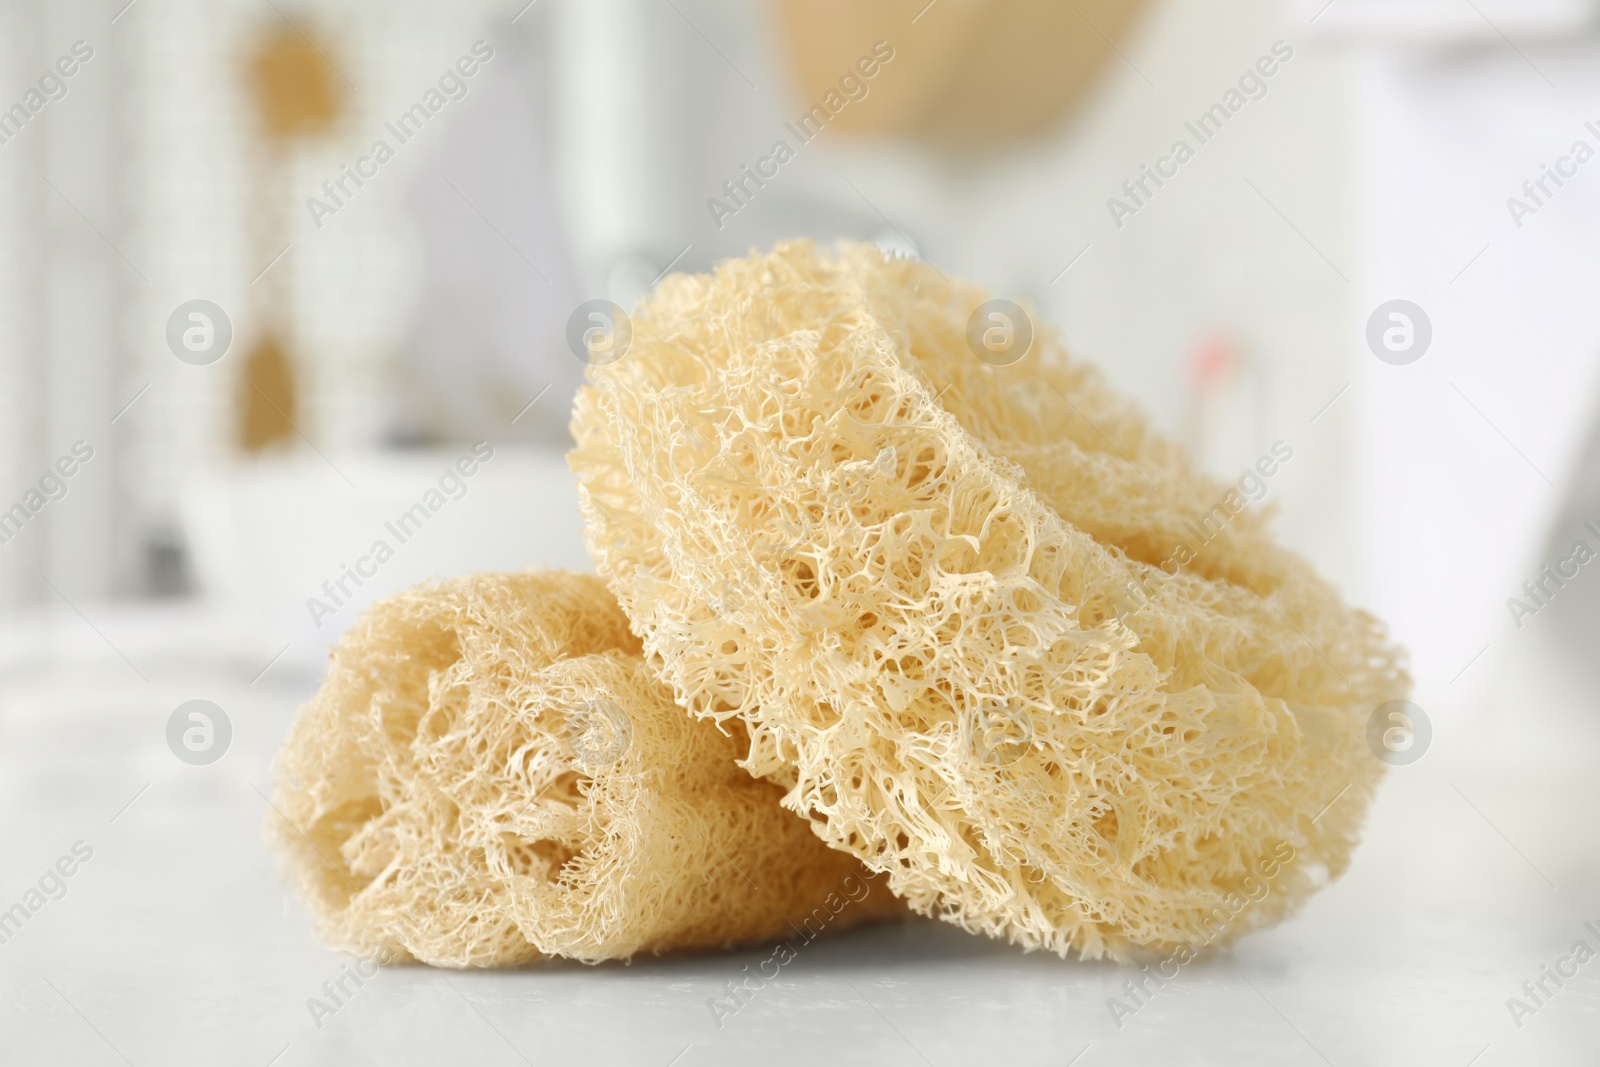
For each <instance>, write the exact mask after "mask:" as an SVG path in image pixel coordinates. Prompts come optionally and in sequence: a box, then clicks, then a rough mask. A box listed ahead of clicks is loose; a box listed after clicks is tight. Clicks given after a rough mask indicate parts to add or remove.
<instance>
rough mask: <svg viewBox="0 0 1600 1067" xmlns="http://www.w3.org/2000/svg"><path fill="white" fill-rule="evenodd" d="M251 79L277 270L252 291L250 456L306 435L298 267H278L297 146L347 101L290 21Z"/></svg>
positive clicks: (260, 211)
mask: <svg viewBox="0 0 1600 1067" xmlns="http://www.w3.org/2000/svg"><path fill="white" fill-rule="evenodd" d="M245 75H246V77H245V81H246V84H247V86H248V88H249V91H250V95H251V98H252V102H253V103H254V104H255V109H256V114H257V118H258V120H259V132H260V138H259V142H260V143H259V145H258V149H257V154H256V159H255V166H254V167H253V168H252V170H253V173H254V175H255V177H256V182H255V186H254V190H253V193H254V199H255V208H256V210H255V218H254V220H253V221H254V224H255V225H254V230H255V233H254V238H255V239H254V247H255V252H256V257H257V262H259V263H261V264H262V265H263V266H265V265H266V264H269V263H270V264H272V266H271V268H270V269H268V270H266V271H265V272H264V273H263V274H262V275H261V276H260V277H259V278H258V279H256V281H255V282H254V283H253V284H252V285H251V289H250V291H251V300H252V303H253V307H252V311H253V315H252V320H253V321H254V322H256V323H259V324H260V326H259V330H258V333H257V336H256V340H255V342H254V343H253V344H252V345H251V347H250V351H249V353H248V354H247V355H246V356H245V360H244V367H243V368H242V370H241V374H240V383H239V392H238V411H237V416H238V417H237V420H236V422H235V431H236V432H235V437H236V439H237V441H238V443H239V447H240V448H242V449H244V450H245V451H246V452H260V451H262V450H263V449H265V448H267V447H269V446H271V445H273V444H275V443H276V442H279V441H287V440H289V439H291V438H293V437H294V436H296V435H297V434H298V432H299V431H298V430H297V429H296V427H295V423H294V420H295V414H296V411H297V409H298V406H299V389H298V386H297V384H296V378H295V360H294V357H293V353H292V351H291V350H290V347H289V344H288V342H287V341H286V340H285V338H287V337H290V336H291V335H292V330H291V324H290V315H289V309H290V303H289V298H288V293H289V283H288V278H289V271H290V264H289V263H287V262H285V263H278V262H276V260H277V258H278V257H280V256H281V255H282V253H283V252H284V250H286V249H287V248H288V246H289V236H288V231H289V227H288V225H287V220H286V218H285V216H284V210H285V207H286V206H287V204H288V202H289V195H288V192H289V191H288V188H287V174H288V158H289V153H290V152H291V151H292V149H293V147H294V143H295V142H296V141H297V140H304V139H309V138H312V137H318V136H322V135H323V134H326V133H328V132H329V131H331V130H332V129H333V127H334V125H335V123H336V122H337V121H338V119H339V116H340V114H341V111H342V104H343V101H342V99H341V96H342V94H341V93H340V92H339V86H338V83H337V82H336V81H335V80H334V79H335V77H336V71H335V70H334V69H333V66H332V64H331V63H330V62H329V60H328V58H327V56H326V53H325V52H324V51H323V48H322V47H321V46H319V45H318V44H317V43H316V42H315V41H314V40H313V39H312V38H310V37H308V36H306V34H305V33H302V32H301V30H300V29H299V28H298V27H296V26H294V25H293V24H291V23H289V22H288V21H287V19H282V20H279V21H276V22H274V23H273V25H272V27H271V28H270V29H267V30H264V31H263V32H262V33H261V36H260V37H259V39H258V40H257V41H256V42H255V44H254V45H253V46H252V47H251V48H250V49H249V52H248V59H247V61H246V71H245Z"/></svg>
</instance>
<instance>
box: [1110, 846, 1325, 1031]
mask: <svg viewBox="0 0 1600 1067" xmlns="http://www.w3.org/2000/svg"><path fill="white" fill-rule="evenodd" d="M1294 857H1295V850H1294V846H1293V845H1291V844H1289V842H1287V841H1279V842H1278V843H1277V844H1276V845H1274V846H1273V848H1272V852H1271V853H1270V854H1268V855H1265V856H1262V857H1261V858H1260V859H1259V860H1257V861H1256V869H1255V873H1253V874H1247V875H1245V876H1244V878H1243V879H1242V880H1241V882H1240V884H1239V890H1237V891H1235V892H1231V893H1229V894H1228V895H1227V896H1225V897H1223V898H1222V903H1221V904H1219V905H1217V906H1216V907H1214V908H1212V909H1211V910H1210V911H1209V912H1207V913H1205V915H1203V916H1202V917H1201V918H1200V921H1199V922H1191V924H1190V927H1189V930H1188V931H1187V932H1188V933H1189V934H1190V935H1191V936H1193V938H1194V941H1193V943H1192V944H1187V945H1184V946H1183V947H1181V948H1179V949H1178V950H1177V951H1175V952H1173V953H1172V954H1171V955H1169V956H1167V957H1166V958H1165V959H1162V960H1161V961H1160V962H1158V963H1156V964H1155V967H1154V970H1152V969H1151V965H1150V964H1145V965H1144V966H1143V967H1141V968H1139V977H1138V978H1129V979H1128V980H1127V981H1126V982H1124V983H1122V989H1123V992H1125V993H1126V994H1127V995H1128V1000H1129V1001H1132V1003H1131V1004H1130V1003H1127V1002H1125V1001H1122V1000H1119V999H1117V998H1116V997H1107V998H1106V1009H1107V1010H1108V1011H1110V1012H1111V1021H1112V1022H1114V1023H1116V1024H1117V1029H1118V1030H1121V1029H1122V1025H1123V1020H1124V1019H1129V1018H1132V1017H1133V1016H1135V1015H1137V1014H1139V1013H1140V1012H1141V1011H1143V1010H1144V1009H1145V1008H1146V1007H1147V1006H1148V1005H1149V1003H1150V1002H1151V1000H1153V999H1154V998H1155V995H1156V994H1157V993H1159V992H1161V990H1163V989H1165V988H1166V985H1167V983H1168V982H1170V981H1172V980H1173V979H1175V978H1177V977H1178V971H1179V970H1180V969H1181V968H1182V967H1184V966H1185V965H1186V964H1188V963H1190V962H1192V961H1193V960H1195V959H1196V958H1197V957H1198V956H1199V955H1200V950H1201V949H1203V948H1205V947H1206V946H1207V945H1210V944H1211V943H1212V942H1213V941H1215V940H1216V939H1217V938H1218V937H1220V936H1221V935H1222V934H1223V933H1225V932H1226V931H1227V929H1228V927H1229V925H1230V924H1231V923H1232V922H1233V920H1235V919H1236V918H1238V917H1239V915H1240V913H1241V912H1243V911H1244V910H1245V909H1246V908H1248V907H1249V906H1250V905H1252V904H1259V903H1260V902H1261V901H1263V900H1265V899H1266V898H1267V896H1268V895H1269V894H1270V893H1271V892H1272V880H1273V879H1274V878H1276V877H1277V876H1278V873H1279V872H1280V871H1281V870H1282V869H1283V868H1284V867H1286V866H1288V865H1289V864H1290V863H1292V862H1294ZM1258 875H1259V877H1257V876H1258ZM1152 982H1154V983H1155V988H1154V989H1152V988H1150V983H1152Z"/></svg>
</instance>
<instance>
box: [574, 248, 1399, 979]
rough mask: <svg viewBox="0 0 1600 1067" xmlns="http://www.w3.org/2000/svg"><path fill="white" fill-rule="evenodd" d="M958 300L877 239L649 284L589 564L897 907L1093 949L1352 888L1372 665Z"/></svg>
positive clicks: (1168, 456) (1166, 453) (1190, 497)
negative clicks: (1347, 883) (981, 342)
mask: <svg viewBox="0 0 1600 1067" xmlns="http://www.w3.org/2000/svg"><path fill="white" fill-rule="evenodd" d="M984 298H985V294H984V293H983V292H982V291H981V290H980V289H978V288H976V287H974V286H971V285H967V284H963V283H957V282H950V281H947V280H946V279H945V278H944V277H943V276H942V275H941V274H940V273H938V272H937V271H936V270H935V269H933V268H932V267H930V266H928V265H925V264H922V263H918V262H914V261H909V260H903V259H886V258H885V257H884V256H883V255H881V254H880V253H879V252H878V251H877V250H876V249H874V248H872V247H870V246H844V247H842V248H841V250H840V252H839V254H838V256H837V258H828V257H826V256H824V255H821V254H819V253H818V252H817V250H816V249H815V248H814V247H813V246H812V245H810V244H809V243H792V244H784V245H780V246H779V247H778V248H777V249H776V250H775V251H774V252H773V253H771V254H770V255H755V256H752V257H751V258H748V259H744V260H735V261H731V262H727V263H724V264H722V265H721V266H720V267H719V268H718V269H717V271H716V272H715V273H714V274H713V275H710V276H693V277H690V276H681V275H679V276H674V277H671V278H669V279H667V280H666V281H665V282H663V283H662V285H661V286H660V288H659V289H658V290H657V292H656V293H655V294H654V295H653V296H651V297H649V298H647V299H646V300H645V301H643V302H642V303H641V305H640V306H639V308H638V309H637V310H636V311H635V313H634V316H633V323H632V325H633V346H632V348H631V350H630V352H629V353H628V356H627V358H626V359H623V360H621V361H619V362H617V363H613V364H611V365H608V366H605V367H596V368H593V369H592V370H591V371H590V375H591V378H590V382H591V384H590V385H589V386H588V387H586V388H585V389H584V390H583V391H582V392H581V394H580V396H579V399H578V403H577V407H576V410H575V414H574V416H573V432H574V436H575V438H576V441H577V447H576V448H575V450H574V451H573V452H572V453H571V455H570V457H569V459H570V462H571V465H572V468H573V470H574V472H575V473H576V474H577V475H578V477H579V479H580V483H581V487H582V492H581V498H582V501H583V508H584V514H585V517H586V520H587V524H588V535H589V540H590V548H591V550H592V552H593V554H594V556H595V559H596V561H597V563H598V566H599V569H600V572H601V574H602V575H603V576H604V577H605V578H606V579H607V581H608V582H609V583H610V585H611V588H612V590H613V591H614V592H615V593H616V594H617V596H618V598H619V600H620V601H621V603H622V606H623V609H624V610H625V611H626V612H627V613H628V616H629V618H630V620H631V622H632V626H633V629H634V631H635V632H636V633H637V634H639V635H640V637H641V638H642V639H643V643H644V650H645V657H646V660H647V661H648V662H649V663H650V664H651V666H652V667H653V668H654V669H655V670H656V671H657V672H658V673H659V674H660V675H661V676H662V677H663V678H665V679H666V680H667V681H668V682H669V683H670V684H671V686H672V687H673V689H674V691H675V692H676V694H677V699H678V702H679V703H680V704H682V705H684V706H685V707H686V708H688V709H689V710H690V711H691V712H692V713H694V714H695V715H697V716H700V717H702V718H707V719H712V720H715V721H717V722H718V723H721V724H737V723H743V725H744V726H745V728H747V729H748V731H749V734H750V751H749V755H748V757H747V758H746V759H745V761H744V764H743V765H744V766H745V767H746V768H747V769H748V770H749V771H750V772H751V773H752V774H754V775H757V776H759V777H762V778H765V779H767V780H769V781H771V782H775V783H777V784H779V785H781V786H782V787H783V788H784V789H785V790H786V792H785V795H784V799H783V803H784V804H785V805H786V806H787V807H789V808H791V809H792V810H794V811H796V812H799V813H802V814H804V815H805V816H806V817H807V818H808V819H809V820H810V821H811V825H812V827H813V829H814V830H815V831H816V832H817V834H818V835H819V836H820V837H821V838H822V839H823V840H825V841H827V842H828V843H829V844H830V845H833V846H834V847H835V848H839V849H842V850H845V851H847V852H850V853H852V854H853V855H855V856H858V857H860V858H861V859H862V860H863V861H865V862H866V863H867V864H868V866H870V867H871V868H873V869H874V870H878V871H883V872H887V874H888V876H889V884H890V887H891V888H892V889H893V890H894V892H895V893H897V894H898V895H899V896H901V897H902V898H904V899H905V900H906V901H907V902H909V903H910V904H911V906H912V907H913V908H914V909H915V910H917V911H919V912H922V913H924V914H929V915H936V916H939V917H941V918H944V919H947V920H949V921H951V922H954V923H958V924H960V925H962V926H963V927H966V928H967V929H969V930H974V931H983V932H985V933H987V934H989V935H991V936H997V937H1007V938H1010V939H1011V940H1013V941H1015V942H1017V943H1019V944H1021V945H1023V946H1026V947H1028V948H1042V949H1048V950H1052V951H1055V952H1058V953H1060V954H1063V955H1065V954H1066V953H1067V952H1068V951H1069V950H1076V951H1078V952H1079V953H1080V954H1082V955H1085V956H1089V957H1097V956H1100V955H1102V954H1107V953H1109V954H1111V955H1114V956H1118V957H1124V956H1126V955H1128V953H1129V951H1130V950H1131V949H1132V948H1134V947H1137V946H1143V947H1149V948H1174V949H1176V948H1184V947H1192V946H1195V945H1197V944H1204V943H1208V942H1211V941H1213V940H1220V939H1225V938H1228V937H1232V936H1235V935H1237V934H1238V933H1240V932H1242V931H1244V930H1248V929H1251V928H1253V927H1256V926H1260V925H1263V924H1266V923H1269V922H1272V921H1275V920H1276V919H1278V918H1280V917H1282V916H1283V915H1284V914H1286V913H1287V912H1288V911H1289V910H1290V909H1291V908H1293V907H1294V906H1296V905H1297V904H1298V903H1300V902H1301V901H1303V900H1304V898H1305V897H1306V896H1307V895H1308V894H1309V893H1310V892H1311V891H1313V890H1314V889H1315V888H1316V887H1317V886H1318V885H1320V884H1321V883H1323V882H1325V881H1326V880H1327V879H1328V878H1329V877H1331V876H1335V875H1337V874H1339V873H1340V872H1341V871H1342V870H1343V869H1344V867H1345V866H1346V863H1347V861H1348V859H1349V855H1350V851H1351V849H1352V848H1353V847H1354V845H1355V843H1356V839H1357V836H1358V831H1359V827H1360V823H1361V820H1362V818H1363V816H1364V813H1365V809H1366V806H1367V803H1368V801H1369V799H1370V797H1371V795H1372V792H1373V790H1374V788H1375V785H1376V783H1377V781H1378V779H1379V777H1380V774H1381V772H1382V770H1383V766H1382V764H1380V762H1379V761H1378V760H1377V759H1375V758H1374V757H1373V755H1372V754H1371V753H1370V752H1369V751H1368V750H1367V748H1366V745H1365V743H1364V740H1363V737H1364V733H1363V731H1364V724H1365V720H1366V718H1367V715H1368V713H1369V712H1370V711H1371V710H1372V708H1373V707H1374V706H1375V705H1376V704H1378V703H1381V702H1383V701H1385V700H1388V699H1392V698H1395V697H1397V696H1400V695H1402V694H1403V693H1404V692H1405V691H1406V689H1407V685H1408V682H1407V679H1406V676H1405V672H1404V669H1403V666H1402V662H1401V654H1400V653H1399V651H1398V650H1397V649H1395V648H1394V647H1392V646H1391V645H1390V644H1388V643H1387V641H1386V639H1385V637H1384V633H1383V630H1382V628H1381V626H1380V625H1379V624H1378V623H1377V622H1376V621H1375V620H1374V619H1372V618H1371V617H1370V616H1367V615H1365V614H1363V613H1360V612H1356V611H1353V610H1350V609H1349V608H1347V607H1345V606H1344V605H1343V604H1342V603H1341V602H1340V600H1339V598H1338V596H1337V595H1336V593H1335V592H1334V591H1333V590H1332V589H1330V588H1329V587H1328V586H1327V585H1326V584H1325V583H1324V582H1322V581H1321V580H1319V579H1318V578H1317V577H1316V576H1315V574H1314V573H1313V572H1312V571H1311V570H1310V568H1309V567H1308V566H1307V565H1306V564H1305V563H1304V562H1303V561H1302V560H1300V559H1299V558H1297V557H1296V556H1294V555H1293V554H1292V553H1290V552H1287V551H1285V550H1283V549H1281V548H1279V547H1277V546H1276V545H1274V544H1273V543H1272V542H1271V540H1270V539H1269V537H1268V535H1267V533H1266V529H1265V524H1264V520H1263V519H1262V518H1261V517H1260V516H1258V515H1255V514H1252V513H1251V512H1250V511H1249V510H1248V509H1246V510H1243V511H1240V512H1239V513H1238V514H1236V515H1231V516H1230V512H1231V511H1232V510H1233V509H1232V508H1231V507H1222V508H1221V510H1220V515H1221V516H1226V517H1227V518H1226V519H1223V518H1219V502H1223V501H1226V500H1227V499H1228V498H1227V494H1228V487H1227V486H1224V485H1222V484H1220V483H1218V482H1216V481H1214V480H1212V479H1209V478H1206V477H1203V476H1201V475H1199V474H1197V473H1196V472H1195V471H1194V470H1193V469H1192V467H1191V465H1190V463H1189V461H1188V460H1187V459H1186V457H1185V456H1184V454H1183V452H1182V451H1181V450H1180V449H1179V448H1177V447H1175V446H1174V445H1172V444H1170V443H1168V442H1167V441H1165V440H1163V439H1162V438H1161V437H1160V436H1159V435H1158V434H1156V433H1154V432H1153V431H1152V430H1151V429H1150V427H1149V426H1148V424H1147V422H1146V420H1145V418H1144V417H1143V416H1142V415H1141V414H1140V413H1139V411H1138V410H1137V409H1136V408H1135V407H1134V406H1133V405H1132V404H1130V403H1129V402H1127V401H1125V400H1123V399H1121V398H1120V397H1118V396H1117V395H1116V394H1114V393H1113V392H1112V391H1111V390H1109V389H1108V388H1107V387H1106V386H1105V385H1104V384H1103V383H1102V381H1101V379H1100V377H1099V376H1098V374H1097V373H1096V372H1094V371H1093V370H1092V369H1090V368H1089V367H1086V366H1084V365H1083V364H1081V363H1076V362H1073V361H1071V360H1069V359H1068V358H1067V356H1066V355H1065V354H1064V352H1063V351H1062V349H1061V347H1060V345H1059V343H1058V342H1057V341H1056V340H1055V339H1054V338H1052V337H1050V336H1048V335H1047V333H1046V331H1044V330H1043V329H1042V328H1039V331H1038V332H1039V336H1038V337H1037V339H1036V340H1035V341H1034V343H1033V347H1032V349H1031V351H1030V352H1029V353H1028V355H1027V356H1026V357H1025V358H1024V359H1022V360H1021V361H1020V362H1018V363H1015V364H1014V365H1012V366H1006V367H994V366H990V365H989V364H988V363H986V362H984V361H982V360H979V359H978V358H976V357H975V356H974V354H973V350H972V349H970V348H969V347H968V345H967V340H966V338H967V324H968V319H969V316H970V315H971V314H972V313H973V311H974V309H975V308H977V306H978V305H979V304H980V302H982V301H983V300H984ZM1197 523H1204V524H1205V525H1204V527H1203V528H1204V529H1205V530H1206V531H1207V533H1206V534H1205V535H1204V536H1200V535H1198V534H1197V532H1196V531H1197V527H1196V524H1197ZM1163 565H1164V567H1163ZM1264 879H1265V882H1263V880H1264Z"/></svg>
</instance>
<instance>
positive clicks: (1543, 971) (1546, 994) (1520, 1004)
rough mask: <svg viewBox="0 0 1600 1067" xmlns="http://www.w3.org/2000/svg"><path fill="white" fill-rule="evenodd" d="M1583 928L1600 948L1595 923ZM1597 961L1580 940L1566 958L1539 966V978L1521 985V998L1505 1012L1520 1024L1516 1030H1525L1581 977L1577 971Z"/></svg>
mask: <svg viewBox="0 0 1600 1067" xmlns="http://www.w3.org/2000/svg"><path fill="white" fill-rule="evenodd" d="M1583 928H1584V929H1585V930H1587V931H1588V932H1589V933H1590V934H1591V935H1592V936H1593V937H1594V938H1595V941H1596V943H1597V944H1600V928H1597V927H1596V926H1595V924H1594V923H1592V922H1586V923H1584V924H1583ZM1594 957H1595V950H1594V948H1593V947H1591V946H1590V944H1589V942H1587V941H1585V940H1583V939H1581V938H1580V939H1579V940H1577V941H1575V942H1573V945H1572V948H1570V949H1568V950H1567V954H1566V955H1564V956H1561V957H1558V958H1557V959H1556V961H1555V962H1554V963H1553V964H1551V963H1546V964H1543V965H1542V966H1540V968H1539V977H1537V978H1531V979H1529V980H1528V981H1526V982H1523V983H1522V996H1521V997H1507V998H1506V1010H1507V1011H1509V1012H1510V1013H1511V1021H1512V1022H1514V1023H1516V1024H1517V1029H1518V1030H1521V1029H1522V1021H1523V1019H1525V1018H1527V1017H1528V1016H1530V1015H1537V1014H1539V1009H1540V1008H1543V1007H1544V1006H1545V1005H1546V1004H1548V1003H1549V1002H1550V1000H1551V999H1552V998H1554V997H1555V995H1556V993H1559V992H1560V991H1561V988H1562V987H1563V986H1565V985H1566V984H1567V982H1569V981H1571V980H1572V979H1574V978H1576V977H1578V968H1580V967H1582V966H1583V965H1584V964H1586V963H1588V962H1589V961H1590V960H1592V959H1594ZM1568 964H1570V965H1571V967H1572V969H1571V970H1568V969H1567V966H1568ZM1551 983H1554V984H1555V987H1556V988H1555V992H1551V990H1550V985H1551ZM1541 994H1543V995H1542V996H1541ZM1524 998H1525V999H1524Z"/></svg>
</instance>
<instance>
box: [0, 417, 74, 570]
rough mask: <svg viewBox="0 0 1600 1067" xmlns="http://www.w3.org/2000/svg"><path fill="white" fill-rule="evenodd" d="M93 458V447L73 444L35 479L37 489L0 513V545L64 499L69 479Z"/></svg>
mask: <svg viewBox="0 0 1600 1067" xmlns="http://www.w3.org/2000/svg"><path fill="white" fill-rule="evenodd" d="M93 458H94V446H93V445H91V444H89V442H87V441H74V442H73V443H72V450H71V451H70V452H68V453H67V454H65V455H63V456H61V457H60V458H59V459H57V460H56V461H55V463H54V464H52V465H51V466H50V467H48V468H46V469H45V472H44V473H43V474H41V475H40V476H39V484H38V485H36V486H34V487H32V488H30V489H29V490H28V491H27V492H25V493H23V494H22V499H21V500H19V501H18V502H17V503H15V504H12V505H11V506H10V507H9V508H7V509H6V510H5V511H0V545H7V544H10V543H11V541H12V539H13V538H15V537H16V536H17V535H18V534H19V533H21V532H22V528H23V527H24V526H26V525H28V523H29V522H31V521H32V520H33V517H34V516H35V515H37V514H39V512H41V511H43V510H44V509H45V507H46V505H48V504H51V503H54V502H55V501H57V500H64V499H66V496H67V492H68V491H69V490H70V489H71V485H70V479H71V478H72V476H73V475H75V474H77V473H78V471H79V470H80V469H82V467H83V466H84V465H86V464H87V463H88V462H89V461H90V460H91V459H93Z"/></svg>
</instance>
